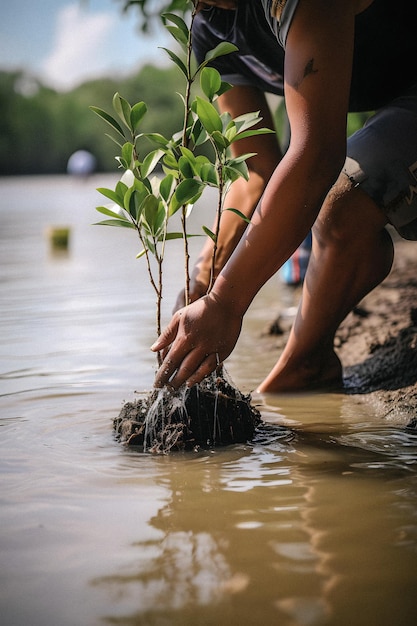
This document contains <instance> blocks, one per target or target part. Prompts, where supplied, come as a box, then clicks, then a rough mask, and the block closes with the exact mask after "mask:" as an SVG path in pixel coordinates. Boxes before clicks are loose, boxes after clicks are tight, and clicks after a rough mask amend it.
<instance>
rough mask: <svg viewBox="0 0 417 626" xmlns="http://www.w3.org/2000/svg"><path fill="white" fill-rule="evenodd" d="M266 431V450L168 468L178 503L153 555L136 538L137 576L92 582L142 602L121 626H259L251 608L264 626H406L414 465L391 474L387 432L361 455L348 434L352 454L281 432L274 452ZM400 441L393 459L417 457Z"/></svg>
mask: <svg viewBox="0 0 417 626" xmlns="http://www.w3.org/2000/svg"><path fill="white" fill-rule="evenodd" d="M266 430H267V433H268V435H269V441H267V439H268V435H267V436H266V435H265V434H262V433H261V436H260V438H261V439H262V444H256V443H255V444H254V446H253V447H252V446H251V447H247V448H246V449H242V448H239V447H236V448H234V449H233V450H227V451H226V450H225V451H217V452H215V453H211V454H202V453H201V454H200V455H197V456H195V455H178V456H177V457H176V458H174V457H171V458H169V459H168V460H167V461H166V473H165V474H164V476H163V477H161V485H163V486H164V488H168V490H169V492H170V494H171V496H170V499H169V502H167V503H166V504H165V505H164V506H163V507H162V508H161V509H160V510H159V512H158V514H157V515H156V516H154V517H153V518H152V519H151V520H150V524H151V525H152V527H153V528H155V529H157V530H158V531H160V532H161V537H162V538H161V539H160V540H157V541H155V542H154V543H153V544H152V545H151V546H150V545H149V544H143V543H142V542H141V541H140V538H139V539H138V541H137V542H135V543H134V545H132V556H134V561H135V562H136V566H133V568H132V571H129V572H128V573H126V574H125V575H123V574H120V573H119V574H117V575H115V576H107V577H102V578H100V579H96V580H95V581H94V583H95V585H97V586H98V587H105V588H107V589H109V590H112V593H113V594H114V596H118V595H119V594H121V593H123V594H128V595H129V597H130V598H131V599H132V598H135V603H133V604H135V609H134V610H132V612H131V614H128V615H125V616H124V617H122V616H121V615H119V616H118V621H117V623H120V624H126V625H128V624H141V623H146V624H159V623H165V622H164V619H167V620H168V622H167V623H170V624H188V623H189V624H191V623H193V617H194V619H195V615H199V616H201V615H202V616H204V617H203V618H202V619H203V620H204V621H202V622H199V623H207V624H214V623H219V621H220V623H226V620H231V623H236V624H251V623H254V622H253V621H251V620H252V619H253V614H251V611H252V609H254V607H256V616H257V619H256V623H258V620H259V623H262V621H264V622H265V623H271V620H272V619H273V620H274V623H279V624H282V625H288V626H290V625H293V624H298V625H300V626H304V625H305V626H309V625H311V624H315V625H324V624H329V625H334V626H336V625H338V626H339V625H342V626H343V625H344V624H346V626H347V625H348V624H349V625H350V624H352V623H355V624H358V625H362V624H363V625H364V626H365V624H366V625H368V624H373V623H375V624H378V625H387V626H388V625H389V624H393V623H403V624H408V623H411V622H409V621H408V620H411V619H412V616H413V615H414V610H415V602H414V597H413V594H412V592H411V587H412V585H413V584H414V583H413V580H414V576H415V574H416V573H417V563H416V545H417V528H416V527H415V526H411V527H410V525H409V524H408V522H407V520H409V519H410V518H409V516H410V515H411V518H414V519H415V517H416V515H417V508H416V499H415V496H416V493H415V487H416V484H415V481H414V483H413V486H412V487H411V486H409V487H408V489H404V486H405V485H406V484H407V482H405V483H404V480H406V481H407V475H408V472H409V469H408V468H409V459H408V455H406V457H405V459H404V460H403V462H402V463H399V464H398V466H397V467H395V468H394V467H392V466H391V465H384V459H385V460H387V459H389V458H390V457H391V456H392V454H393V445H394V444H391V445H390V446H389V451H388V452H387V451H386V450H385V448H384V444H383V443H382V433H381V431H379V432H378V433H368V436H367V440H368V441H372V445H371V447H372V450H369V451H367V452H366V454H365V456H363V453H362V448H363V446H360V447H359V449H358V448H357V447H356V445H355V444H354V440H355V437H354V435H353V434H352V439H353V441H352V443H351V444H348V443H347V441H346V437H349V436H350V435H346V436H345V435H344V434H343V435H340V437H339V436H338V435H335V433H334V431H333V430H332V432H331V434H330V435H329V433H317V432H313V433H307V434H306V433H297V434H295V435H294V433H293V432H291V431H288V430H284V429H281V430H278V433H279V434H278V436H277V433H275V439H274V438H273V430H272V429H266ZM374 434H376V435H377V436H376V438H374V437H373V435H374ZM392 434H394V440H395V439H396V440H397V445H398V446H399V447H397V451H396V455H395V456H396V457H397V459H398V457H400V456H401V454H400V450H401V447H402V445H403V444H405V445H406V446H407V447H409V448H410V450H411V449H413V451H414V456H415V452H416V451H417V447H416V444H417V441H416V438H415V436H413V435H412V436H410V437H409V436H408V435H407V434H405V435H404V433H403V434H402V436H400V432H399V431H398V432H397V433H396V434H395V433H392ZM358 435H359V433H358ZM363 436H364V435H363V434H362V435H360V437H363ZM339 439H340V441H339ZM377 441H380V443H381V445H380V446H379V447H378V445H377ZM358 458H362V459H363V463H360V464H358V462H357V461H358ZM365 459H366V460H365ZM375 463H380V467H383V468H384V470H385V471H384V472H382V473H381V472H379V473H378V472H376V471H375ZM358 537H361V538H362V539H363V540H362V541H358ZM393 572H395V576H393ZM382 598H384V600H383V601H381V600H382ZM353 600H354V605H352V602H353ZM196 611H197V613H196ZM251 615H252V617H251ZM113 617H114V616H113ZM113 617H111V616H110V615H108V616H107V618H106V621H108V622H109V623H113ZM142 620H144V621H142ZM160 620H162V621H160ZM222 620H223V621H222ZM275 620H277V621H276V622H275ZM352 620H356V621H352ZM194 623H195V622H194Z"/></svg>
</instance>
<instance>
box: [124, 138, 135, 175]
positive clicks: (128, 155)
mask: <svg viewBox="0 0 417 626" xmlns="http://www.w3.org/2000/svg"><path fill="white" fill-rule="evenodd" d="M133 150H134V145H133V143H130V141H128V142H126V143H125V144H124V145H123V147H122V159H123V160H124V161H125V162H126V163H127V164H128V167H129V168H131V167H132V165H133V162H134V155H133Z"/></svg>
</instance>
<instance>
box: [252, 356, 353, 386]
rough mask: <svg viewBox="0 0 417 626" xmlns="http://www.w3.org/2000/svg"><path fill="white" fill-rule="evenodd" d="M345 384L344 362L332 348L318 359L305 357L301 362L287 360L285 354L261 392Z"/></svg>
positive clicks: (266, 379) (266, 380)
mask: <svg viewBox="0 0 417 626" xmlns="http://www.w3.org/2000/svg"><path fill="white" fill-rule="evenodd" d="M342 385H343V377H342V364H341V362H340V359H339V357H338V356H337V354H336V353H335V352H334V351H333V350H332V351H331V352H328V353H327V354H326V355H325V354H324V353H321V354H320V355H319V357H318V359H314V360H313V359H311V358H310V359H307V358H306V359H303V361H302V362H300V363H297V364H295V363H292V362H291V359H289V360H286V359H285V357H284V354H283V355H282V356H281V358H280V359H279V361H278V362H277V364H276V365H275V367H274V368H273V369H272V370H271V372H270V373H269V374H268V376H267V377H266V378H265V380H264V381H263V382H262V383H261V384H260V385H259V387H258V389H257V391H258V392H259V393H285V392H291V391H311V390H320V389H321V390H323V391H326V390H327V391H329V390H335V389H340V388H341V387H342Z"/></svg>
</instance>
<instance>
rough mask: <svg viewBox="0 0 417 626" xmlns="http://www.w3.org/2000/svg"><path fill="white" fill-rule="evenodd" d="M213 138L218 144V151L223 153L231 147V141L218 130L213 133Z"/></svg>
mask: <svg viewBox="0 0 417 626" xmlns="http://www.w3.org/2000/svg"><path fill="white" fill-rule="evenodd" d="M211 137H212V139H213V141H214V143H215V144H216V146H217V148H218V150H220V151H221V152H223V151H225V150H227V148H228V147H229V146H230V141H229V140H228V139H227V137H225V136H224V135H222V133H221V132H219V131H218V130H215V131H213V132H212V134H211Z"/></svg>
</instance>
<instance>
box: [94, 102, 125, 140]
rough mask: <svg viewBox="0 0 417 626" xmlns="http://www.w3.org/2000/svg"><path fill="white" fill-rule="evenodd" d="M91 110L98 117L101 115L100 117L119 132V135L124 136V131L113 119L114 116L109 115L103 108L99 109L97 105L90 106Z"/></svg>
mask: <svg viewBox="0 0 417 626" xmlns="http://www.w3.org/2000/svg"><path fill="white" fill-rule="evenodd" d="M90 109H91V111H93V112H94V113H95V114H96V115H98V116H99V117H101V119H103V120H104V121H105V122H107V124H110V126H111V127H112V128H113V129H114V130H115V131H117V132H118V133H119V135H121V136H122V137H123V139H124V138H125V135H124V132H123V129H122V127H121V126H120V124H119V123H118V122H117V121H116V120H115V119H114V117H112V116H111V115H109V114H108V113H106V111H103V109H100V108H99V107H90Z"/></svg>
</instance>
